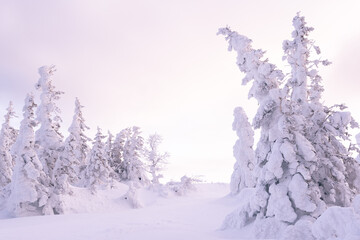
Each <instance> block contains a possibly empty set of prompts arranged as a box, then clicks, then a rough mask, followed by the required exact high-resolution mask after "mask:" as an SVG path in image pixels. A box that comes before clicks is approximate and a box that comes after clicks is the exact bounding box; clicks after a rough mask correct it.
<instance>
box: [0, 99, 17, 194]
mask: <svg viewBox="0 0 360 240" xmlns="http://www.w3.org/2000/svg"><path fill="white" fill-rule="evenodd" d="M12 117H15V112H14V108H13V105H12V102H10V103H9V107H8V108H7V113H6V115H5V122H4V123H3V125H2V128H1V132H0V189H2V188H3V187H5V186H6V185H7V184H9V183H10V181H11V175H12V170H13V159H12V156H11V153H10V149H11V146H12V144H13V138H14V136H13V134H14V132H15V131H14V129H13V128H12V127H11V126H10V120H11V118H12Z"/></svg>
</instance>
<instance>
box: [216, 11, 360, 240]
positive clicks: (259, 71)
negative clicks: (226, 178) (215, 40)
mask: <svg viewBox="0 0 360 240" xmlns="http://www.w3.org/2000/svg"><path fill="white" fill-rule="evenodd" d="M293 26H294V28H295V30H294V31H293V33H292V37H293V39H292V40H288V41H284V43H283V49H284V51H285V57H284V59H287V61H288V63H289V64H290V66H291V73H290V74H289V78H288V79H287V81H284V75H283V73H282V72H281V71H280V70H277V69H276V67H275V65H273V64H271V63H269V62H268V60H267V59H266V60H262V58H263V55H264V52H263V51H262V50H255V49H253V48H252V46H251V40H250V39H248V38H247V37H245V36H242V35H240V34H238V33H237V32H234V31H231V30H230V29H229V28H221V29H220V30H219V34H222V35H224V36H225V37H226V40H227V41H228V43H229V50H230V51H231V50H234V51H236V52H237V65H238V67H239V69H240V71H242V72H244V73H245V74H246V75H245V78H244V79H243V84H247V83H249V82H250V81H252V82H253V84H252V87H251V89H250V92H249V97H254V98H256V100H257V101H258V103H259V108H258V111H257V113H256V115H255V117H254V120H253V123H252V124H253V126H254V128H255V129H257V128H260V129H261V136H260V140H259V142H258V144H257V147H256V150H255V161H254V162H255V163H256V164H255V173H256V176H255V177H256V178H257V181H256V186H255V189H254V193H253V194H252V197H251V200H249V201H248V203H247V204H245V205H244V206H243V207H242V208H240V209H238V210H236V211H235V212H234V213H232V214H231V215H229V217H228V218H226V220H225V222H224V226H226V227H228V228H239V227H243V226H245V225H247V224H249V223H252V222H255V223H257V224H260V225H261V224H263V223H264V224H265V223H267V222H269V221H270V222H274V221H275V222H277V223H279V224H280V225H284V224H285V226H286V225H293V228H294V229H295V228H296V229H302V228H304V226H306V224H307V223H305V222H300V221H303V219H304V218H305V217H308V218H309V219H312V221H314V220H315V219H317V218H319V217H320V216H321V214H322V213H323V212H324V211H325V210H326V209H327V208H328V207H330V206H333V205H337V206H349V205H350V203H351V201H352V199H353V198H354V196H355V194H356V193H358V192H359V190H360V189H359V187H360V181H359V177H360V172H359V171H360V167H359V163H357V162H356V161H355V159H354V158H352V157H351V156H352V153H351V150H352V149H353V148H349V149H348V148H346V147H345V146H344V141H349V136H350V134H349V132H348V129H349V128H352V127H357V123H356V122H355V121H354V120H353V119H352V117H351V115H350V114H349V113H347V112H343V109H344V107H343V106H342V105H335V106H334V107H326V106H324V105H323V104H322V103H321V102H320V99H321V93H322V91H323V87H322V86H321V77H320V76H319V75H318V71H317V67H318V65H320V64H322V65H329V64H330V63H329V61H327V60H323V61H320V60H318V59H314V60H312V59H310V56H311V54H310V53H312V52H313V51H315V52H316V53H317V54H319V53H320V49H319V47H317V46H315V45H313V41H311V40H309V39H308V38H307V36H308V35H309V32H310V31H312V30H313V28H310V27H307V26H306V22H305V19H304V17H301V16H300V15H299V14H298V15H297V16H295V17H294V19H293ZM337 109H338V110H337ZM248 139H249V142H251V137H248ZM245 141H246V140H245ZM249 146H250V144H249ZM245 170H246V166H245V167H243V168H242V171H245ZM235 189H236V188H235ZM274 224H275V223H274ZM279 224H275V225H276V226H279V227H280V225H279ZM260 225H259V226H260ZM270 225H271V224H270ZM264 226H265V227H264V229H266V228H267V227H266V224H265V225H264ZM281 228H282V227H281ZM259 229H261V227H259ZM279 229H280V228H279ZM296 231H298V230H296ZM264 232H266V231H264ZM269 234H270V235H271V233H269ZM265 235H266V234H265ZM300 235H301V234H300ZM300 235H299V236H300ZM259 236H261V237H266V236H262V235H261V234H260V235H259ZM304 236H305V235H304ZM270 237H274V236H270Z"/></svg>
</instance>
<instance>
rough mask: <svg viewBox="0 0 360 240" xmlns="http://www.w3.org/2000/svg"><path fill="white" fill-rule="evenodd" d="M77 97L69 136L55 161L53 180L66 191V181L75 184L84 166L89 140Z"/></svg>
mask: <svg viewBox="0 0 360 240" xmlns="http://www.w3.org/2000/svg"><path fill="white" fill-rule="evenodd" d="M81 108H83V106H81V104H80V101H79V99H77V98H76V100H75V113H74V117H73V121H72V123H71V126H70V128H69V136H68V137H67V138H66V140H65V143H64V151H63V152H62V153H61V154H60V157H59V158H58V160H57V161H56V164H55V169H54V176H53V178H54V179H53V180H54V182H55V186H57V187H58V188H60V189H62V190H61V192H64V191H65V192H67V190H66V189H68V187H67V185H68V183H70V184H72V185H76V184H77V182H78V181H79V177H80V175H81V169H83V168H85V161H86V156H87V154H88V152H89V146H88V144H87V142H88V141H89V140H90V138H88V137H87V136H86V135H85V130H86V129H89V127H88V126H86V124H85V120H84V118H83V116H82V111H81Z"/></svg>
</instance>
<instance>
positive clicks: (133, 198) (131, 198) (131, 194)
mask: <svg viewBox="0 0 360 240" xmlns="http://www.w3.org/2000/svg"><path fill="white" fill-rule="evenodd" d="M128 186H129V190H128V191H127V192H126V194H125V196H124V199H125V200H126V201H128V202H129V204H130V205H131V207H132V208H141V207H143V204H142V203H141V202H140V200H139V197H138V193H137V192H138V189H139V188H138V187H137V186H135V185H134V184H133V182H132V181H130V182H128Z"/></svg>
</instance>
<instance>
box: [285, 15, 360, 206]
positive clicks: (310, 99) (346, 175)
mask: <svg viewBox="0 0 360 240" xmlns="http://www.w3.org/2000/svg"><path fill="white" fill-rule="evenodd" d="M293 26H294V28H295V29H294V31H293V33H292V36H293V40H291V41H289V40H287V41H284V43H283V49H284V51H285V54H286V55H285V58H286V59H287V60H288V62H289V64H290V66H291V68H292V74H291V78H290V80H289V83H290V85H291V90H292V92H291V97H292V99H293V101H294V102H296V103H299V101H300V100H299V99H300V98H301V99H302V100H301V101H300V102H301V104H299V106H301V107H299V108H298V109H297V110H298V113H299V114H301V116H302V117H303V119H302V122H303V124H302V129H303V130H304V133H305V136H306V138H307V139H308V140H309V141H310V142H311V143H312V145H313V146H314V150H315V152H316V157H317V159H318V160H317V162H316V169H317V170H316V171H315V172H314V174H312V179H313V180H314V181H315V182H316V183H317V184H318V185H319V186H320V191H321V199H323V200H324V201H325V203H326V204H328V205H329V204H336V205H338V206H349V205H350V202H351V199H352V198H353V197H354V193H355V192H358V191H359V190H360V175H359V174H360V172H359V169H360V168H359V164H358V163H357V162H356V161H355V159H353V158H352V157H351V152H350V151H349V150H348V149H347V148H346V147H345V146H344V145H343V141H350V139H349V136H350V134H349V132H348V128H354V127H358V125H357V123H356V122H355V121H354V120H353V118H352V117H351V114H350V113H349V112H343V110H344V109H345V108H346V107H345V106H344V105H335V106H332V107H326V106H324V105H323V104H322V103H321V102H320V99H321V93H322V92H323V91H324V88H323V87H322V85H321V80H322V78H321V76H320V75H319V74H318V70H317V68H318V66H319V65H324V66H327V65H329V64H330V62H329V61H328V60H319V59H317V58H315V59H311V58H310V57H311V53H313V52H315V53H316V54H317V55H318V54H320V48H319V47H318V46H315V45H314V41H312V40H309V39H308V38H307V36H308V35H309V33H310V32H311V31H312V30H313V28H312V27H307V25H306V22H305V18H304V17H301V16H300V15H299V14H297V16H295V17H294V19H293ZM312 50H313V51H312ZM308 79H309V80H310V84H308V83H307V82H308ZM300 88H301V90H300V91H299V89H300ZM299 92H301V94H299ZM300 96H301V97H300ZM337 109H338V110H337Z"/></svg>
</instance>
